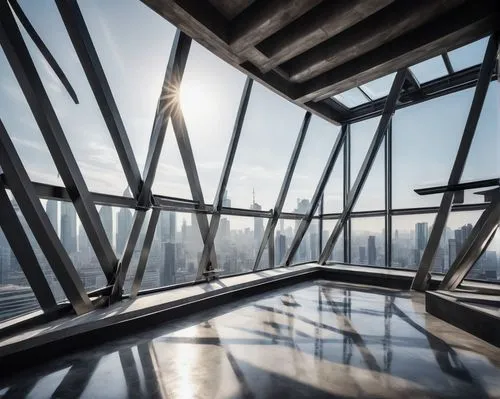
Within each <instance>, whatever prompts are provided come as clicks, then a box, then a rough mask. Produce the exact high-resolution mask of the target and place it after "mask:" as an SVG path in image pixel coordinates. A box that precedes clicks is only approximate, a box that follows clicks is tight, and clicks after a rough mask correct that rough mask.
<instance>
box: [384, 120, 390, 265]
mask: <svg viewBox="0 0 500 399" xmlns="http://www.w3.org/2000/svg"><path fill="white" fill-rule="evenodd" d="M384 158H385V159H384V175H385V176H384V184H385V264H386V266H387V267H391V265H392V215H391V212H390V211H391V209H392V119H391V121H389V126H388V127H387V133H386V135H385V151H384Z"/></svg>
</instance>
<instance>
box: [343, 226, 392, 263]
mask: <svg viewBox="0 0 500 399" xmlns="http://www.w3.org/2000/svg"><path fill="white" fill-rule="evenodd" d="M351 262H352V263H354V264H359V265H368V266H382V267H383V266H385V218H384V217H368V218H352V219H351Z"/></svg>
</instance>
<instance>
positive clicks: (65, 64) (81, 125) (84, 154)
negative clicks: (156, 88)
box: [21, 2, 127, 195]
mask: <svg viewBox="0 0 500 399" xmlns="http://www.w3.org/2000/svg"><path fill="white" fill-rule="evenodd" d="M22 6H23V10H24V11H25V12H26V14H27V16H28V18H29V19H30V21H31V22H32V24H33V26H34V27H35V29H36V30H37V32H38V33H39V34H40V36H41V37H42V39H43V40H44V42H45V44H46V45H47V47H48V48H49V50H50V51H51V52H52V54H53V56H54V58H55V59H56V60H57V62H58V63H59V65H60V67H61V68H62V70H63V71H64V73H65V74H66V76H67V77H68V80H69V81H70V82H71V84H72V86H73V88H74V89H75V91H76V94H77V96H78V100H79V103H78V104H75V103H74V102H73V101H72V100H71V98H70V97H69V95H68V93H67V92H66V90H65V88H64V87H63V86H62V84H61V82H60V81H59V79H58V78H57V77H56V76H55V74H54V72H53V71H52V69H51V68H50V67H49V66H48V64H47V62H46V61H45V59H44V58H43V57H42V55H41V53H40V52H39V51H38V49H37V48H36V46H35V45H34V44H33V41H32V40H31V39H30V38H29V37H28V35H27V34H26V32H24V30H21V31H22V32H23V37H24V39H25V41H26V43H27V46H28V49H29V51H30V54H31V56H32V57H33V61H34V63H35V66H36V68H37V71H38V73H39V75H40V78H41V79H42V82H43V84H44V86H45V89H46V91H47V94H48V96H49V98H50V101H51V103H52V105H53V107H54V109H55V111H56V114H57V116H58V118H59V122H60V123H61V126H62V128H63V130H64V133H65V135H66V138H67V140H68V142H69V144H70V146H71V149H72V151H73V155H74V156H75V158H76V161H77V163H78V166H79V168H80V170H81V172H82V174H83V176H84V178H85V181H86V183H87V185H88V187H89V189H90V190H91V191H96V192H104V193H110V194H118V195H121V194H122V193H123V190H124V188H125V187H127V182H126V180H125V175H124V173H123V170H122V167H121V164H120V162H119V159H118V154H117V153H116V150H115V147H114V145H113V142H112V140H111V136H110V134H109V132H108V130H107V127H106V124H105V123H104V119H103V117H102V115H101V113H100V111H99V108H98V106H97V102H96V100H95V98H94V94H93V93H92V90H91V89H90V85H89V83H88V81H87V78H86V76H85V73H84V71H83V68H82V66H81V64H80V61H79V60H78V57H77V55H76V53H75V50H74V47H73V45H72V43H71V41H70V39H69V36H68V34H67V33H66V29H65V27H64V24H63V22H62V19H61V16H60V14H59V11H58V10H57V7H56V4H55V2H36V3H35V4H32V2H23V4H22ZM108 51H109V49H108ZM122 83H123V82H122Z"/></svg>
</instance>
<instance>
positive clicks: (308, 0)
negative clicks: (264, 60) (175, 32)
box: [197, 0, 321, 53]
mask: <svg viewBox="0 0 500 399" xmlns="http://www.w3.org/2000/svg"><path fill="white" fill-rule="evenodd" d="M320 2H321V0H257V1H255V2H254V3H252V4H251V5H250V6H249V7H248V8H247V9H246V10H244V11H243V12H241V13H240V14H239V15H238V16H236V18H234V19H233V20H232V21H231V34H230V41H229V44H230V45H231V48H232V49H233V50H234V51H235V52H236V53H241V52H242V51H244V50H245V49H247V48H248V47H252V46H255V45H256V44H257V43H260V42H261V41H262V40H264V39H265V38H267V37H268V36H270V35H272V34H273V33H275V32H277V31H278V30H280V29H281V28H283V27H284V26H286V25H287V24H289V23H290V22H292V21H293V20H295V19H296V18H298V17H300V16H301V15H303V14H304V13H306V12H307V11H309V10H310V9H311V8H313V7H315V6H316V5H318V4H319V3H320ZM197 3H203V2H197Z"/></svg>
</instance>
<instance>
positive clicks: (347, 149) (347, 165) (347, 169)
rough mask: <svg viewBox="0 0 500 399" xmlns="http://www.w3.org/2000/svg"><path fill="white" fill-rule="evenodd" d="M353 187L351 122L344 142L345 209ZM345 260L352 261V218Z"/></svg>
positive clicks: (346, 234)
mask: <svg viewBox="0 0 500 399" xmlns="http://www.w3.org/2000/svg"><path fill="white" fill-rule="evenodd" d="M350 189H351V124H348V125H347V135H346V139H345V142H344V197H343V209H344V208H345V207H346V206H347V198H348V197H349V191H350ZM343 245H344V262H345V263H351V219H350V218H349V219H348V220H347V222H346V223H345V226H344V243H343Z"/></svg>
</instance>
